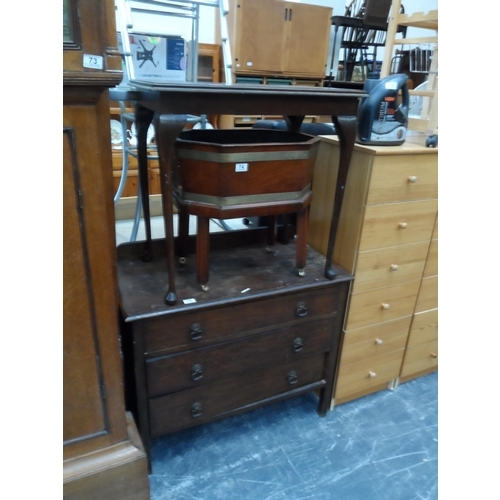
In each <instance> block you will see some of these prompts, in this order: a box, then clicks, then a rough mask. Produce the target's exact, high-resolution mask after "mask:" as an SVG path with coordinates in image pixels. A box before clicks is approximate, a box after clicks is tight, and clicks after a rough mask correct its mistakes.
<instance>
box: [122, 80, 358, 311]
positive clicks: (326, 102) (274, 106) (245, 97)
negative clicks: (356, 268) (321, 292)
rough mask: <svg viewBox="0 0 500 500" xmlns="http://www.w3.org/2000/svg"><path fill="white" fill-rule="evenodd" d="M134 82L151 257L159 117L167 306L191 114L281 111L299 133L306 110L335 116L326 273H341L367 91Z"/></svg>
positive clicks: (171, 300)
mask: <svg viewBox="0 0 500 500" xmlns="http://www.w3.org/2000/svg"><path fill="white" fill-rule="evenodd" d="M130 85H131V86H132V88H133V89H135V92H133V93H132V94H131V95H129V96H128V97H129V98H130V99H132V100H135V101H137V106H136V127H137V137H138V163H139V176H140V185H141V195H142V203H143V214H144V219H145V221H146V243H145V249H144V254H143V259H144V260H146V261H149V260H151V259H152V244H151V229H150V226H149V203H148V174H147V149H146V143H147V131H148V127H149V125H150V123H151V122H152V121H153V119H154V124H155V129H156V142H157V144H158V154H159V163H160V172H161V189H162V203H163V214H164V220H165V234H166V239H165V245H166V249H167V263H166V264H167V269H168V279H169V287H168V291H167V294H166V296H165V301H166V303H167V304H169V305H174V304H175V303H176V301H177V291H176V284H175V272H174V266H175V253H174V241H173V240H174V239H173V234H174V233H173V221H172V201H173V196H172V187H173V185H172V184H173V183H172V170H171V166H172V162H173V161H174V146H175V140H176V138H177V137H178V135H179V134H180V132H181V131H182V129H183V127H184V125H185V123H186V119H187V115H188V114H192V115H199V114H267V115H281V116H283V117H284V118H285V120H286V121H287V123H288V127H289V130H291V131H293V132H298V131H299V129H300V125H301V123H302V121H303V119H304V117H305V116H306V114H316V115H329V116H331V117H332V122H333V123H334V124H335V127H336V130H337V134H338V136H339V138H340V148H341V154H340V162H339V171H338V177H337V183H336V186H335V188H334V191H335V198H334V199H335V203H334V207H333V214H332V215H333V216H332V224H331V227H330V235H329V245H328V252H327V257H326V262H325V271H324V272H325V276H326V277H327V278H329V279H334V278H335V277H336V272H335V268H334V266H332V251H333V244H334V240H335V234H336V231H337V226H338V220H339V216H340V208H341V206H342V199H343V192H344V186H345V181H346V178H347V172H348V169H349V163H350V159H351V154H352V150H353V146H354V140H355V137H356V112H357V107H358V100H359V99H360V98H361V97H363V96H365V95H366V94H365V92H364V91H361V90H355V89H345V88H322V87H299V86H274V85H273V86H267V85H262V86H259V85H243V84H239V85H224V84H216V83H212V84H204V83H186V84H156V83H151V82H144V81H139V80H132V81H131V82H130ZM332 190H333V188H332ZM332 196H333V195H332Z"/></svg>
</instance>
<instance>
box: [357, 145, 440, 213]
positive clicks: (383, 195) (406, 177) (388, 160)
mask: <svg viewBox="0 0 500 500" xmlns="http://www.w3.org/2000/svg"><path fill="white" fill-rule="evenodd" d="M437 197H438V156H437V154H435V155H430V154H423V155H398V156H376V157H375V158H374V160H373V167H372V175H371V180H370V189H369V191H368V197H367V202H366V203H367V205H379V204H382V203H392V202H396V201H413V200H423V199H429V198H437Z"/></svg>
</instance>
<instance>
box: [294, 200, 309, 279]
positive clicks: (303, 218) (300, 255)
mask: <svg viewBox="0 0 500 500" xmlns="http://www.w3.org/2000/svg"><path fill="white" fill-rule="evenodd" d="M308 215H309V207H306V208H305V209H304V210H302V211H301V212H297V238H296V240H297V242H296V250H295V261H296V266H297V272H298V274H299V276H304V275H305V267H306V258H307V220H308Z"/></svg>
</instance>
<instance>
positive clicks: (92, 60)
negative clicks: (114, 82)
mask: <svg viewBox="0 0 500 500" xmlns="http://www.w3.org/2000/svg"><path fill="white" fill-rule="evenodd" d="M102 63H103V58H102V56H94V55H92V54H83V67H84V68H94V69H102V66H103V64H102Z"/></svg>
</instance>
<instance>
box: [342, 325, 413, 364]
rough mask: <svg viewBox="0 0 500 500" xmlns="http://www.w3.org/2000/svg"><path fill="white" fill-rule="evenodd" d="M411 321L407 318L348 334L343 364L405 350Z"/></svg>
mask: <svg viewBox="0 0 500 500" xmlns="http://www.w3.org/2000/svg"><path fill="white" fill-rule="evenodd" d="M411 319H412V317H411V316H407V317H405V318H399V319H396V320H394V321H387V322H385V323H378V324H376V325H371V326H368V327H366V328H358V329H357V330H351V331H350V332H348V333H346V334H345V336H344V344H343V348H342V355H341V360H342V361H341V363H355V362H358V361H361V360H363V359H366V358H369V357H373V356H380V355H382V354H387V353H389V352H391V351H396V350H398V349H403V348H404V347H405V345H406V339H407V338H408V330H409V328H410V323H411Z"/></svg>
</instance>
